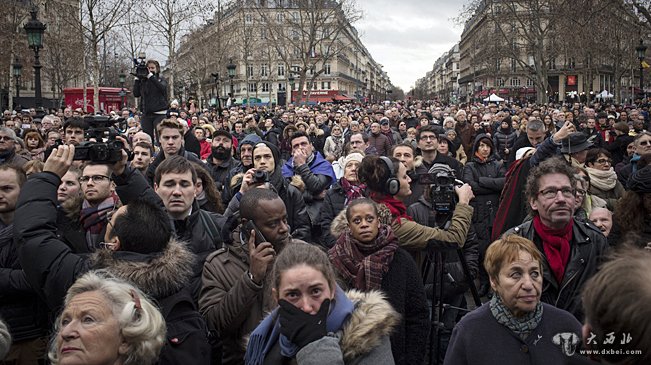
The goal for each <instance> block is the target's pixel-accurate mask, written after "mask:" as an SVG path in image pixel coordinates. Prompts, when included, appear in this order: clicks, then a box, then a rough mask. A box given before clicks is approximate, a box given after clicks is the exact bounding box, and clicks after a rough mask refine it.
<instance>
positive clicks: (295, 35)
mask: <svg viewBox="0 0 651 365" xmlns="http://www.w3.org/2000/svg"><path fill="white" fill-rule="evenodd" d="M292 39H293V40H295V41H297V40H298V30H296V29H292Z"/></svg>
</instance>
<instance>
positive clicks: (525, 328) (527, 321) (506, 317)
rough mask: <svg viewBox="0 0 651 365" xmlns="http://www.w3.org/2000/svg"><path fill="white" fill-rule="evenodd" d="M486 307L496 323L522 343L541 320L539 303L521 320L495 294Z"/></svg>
mask: <svg viewBox="0 0 651 365" xmlns="http://www.w3.org/2000/svg"><path fill="white" fill-rule="evenodd" d="M488 305H489V306H490V310H491V313H492V314H493V317H495V319H496V320H497V323H499V324H501V325H502V326H504V327H506V328H508V329H510V330H511V331H513V333H515V334H516V335H517V336H518V337H520V338H521V339H522V340H523V341H524V340H526V339H527V337H529V334H530V333H531V332H532V331H533V330H535V329H536V327H538V324H539V323H540V321H541V320H542V315H543V307H542V303H541V302H540V301H538V304H536V309H534V311H533V312H529V313H527V314H526V315H524V317H522V318H518V317H516V316H514V315H513V312H511V310H510V309H509V308H507V307H506V306H505V305H504V302H503V301H502V298H500V296H499V295H498V294H497V293H495V294H494V295H493V298H491V300H490V302H489V304H488Z"/></svg>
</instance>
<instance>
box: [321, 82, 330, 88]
mask: <svg viewBox="0 0 651 365" xmlns="http://www.w3.org/2000/svg"><path fill="white" fill-rule="evenodd" d="M321 89H322V90H330V81H321Z"/></svg>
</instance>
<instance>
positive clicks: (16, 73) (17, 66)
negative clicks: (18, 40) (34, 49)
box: [12, 57, 23, 105]
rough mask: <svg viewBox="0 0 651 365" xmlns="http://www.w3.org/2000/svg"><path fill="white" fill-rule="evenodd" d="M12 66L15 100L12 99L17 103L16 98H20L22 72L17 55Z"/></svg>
mask: <svg viewBox="0 0 651 365" xmlns="http://www.w3.org/2000/svg"><path fill="white" fill-rule="evenodd" d="M12 67H13V69H14V78H15V79H16V100H15V101H14V105H18V98H20V77H21V76H22V74H23V65H21V64H20V61H19V60H18V57H16V60H15V61H14V64H13V65H12Z"/></svg>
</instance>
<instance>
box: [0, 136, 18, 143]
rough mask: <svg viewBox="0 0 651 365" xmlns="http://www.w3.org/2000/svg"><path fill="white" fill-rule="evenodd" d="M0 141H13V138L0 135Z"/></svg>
mask: <svg viewBox="0 0 651 365" xmlns="http://www.w3.org/2000/svg"><path fill="white" fill-rule="evenodd" d="M0 141H3V142H9V141H15V140H14V139H13V138H11V137H9V136H2V137H0Z"/></svg>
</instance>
